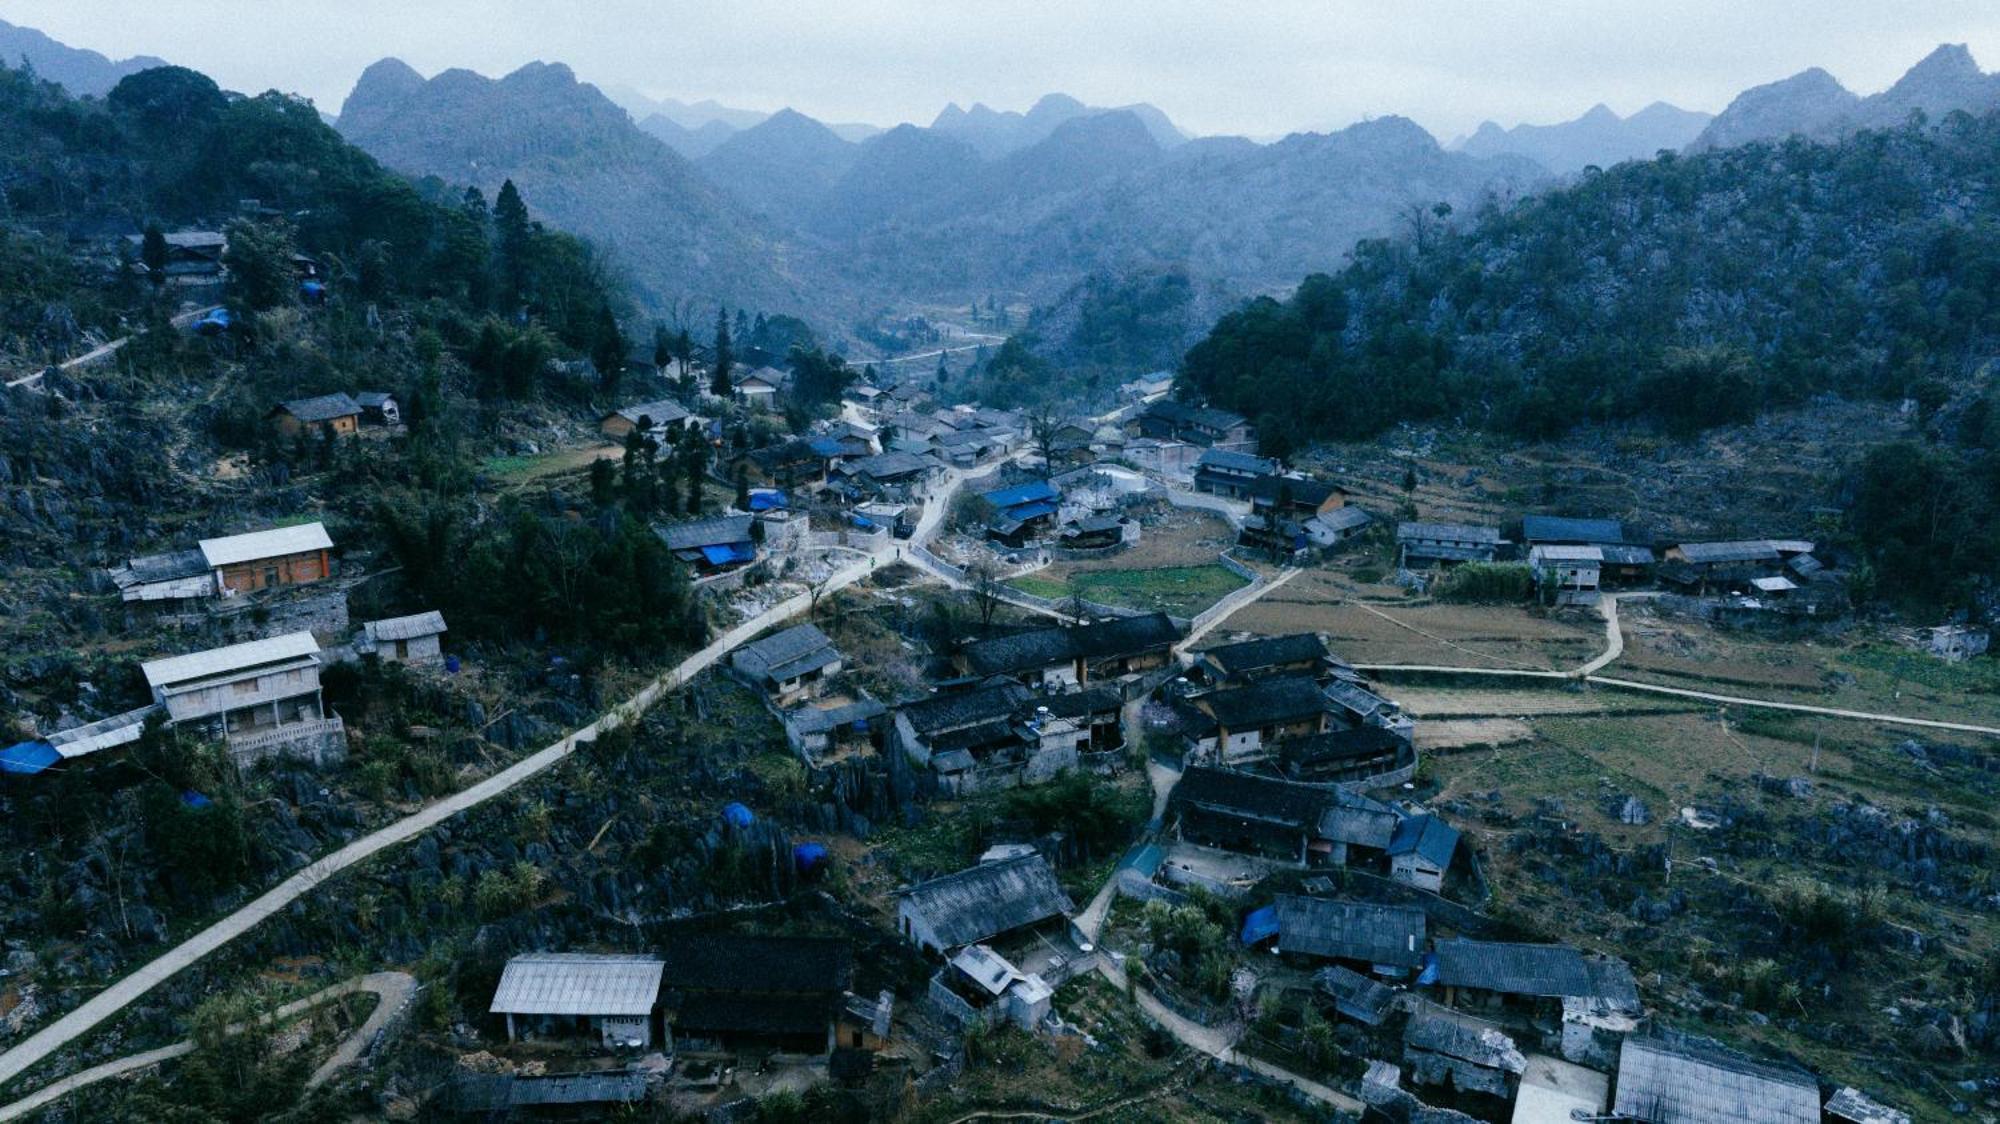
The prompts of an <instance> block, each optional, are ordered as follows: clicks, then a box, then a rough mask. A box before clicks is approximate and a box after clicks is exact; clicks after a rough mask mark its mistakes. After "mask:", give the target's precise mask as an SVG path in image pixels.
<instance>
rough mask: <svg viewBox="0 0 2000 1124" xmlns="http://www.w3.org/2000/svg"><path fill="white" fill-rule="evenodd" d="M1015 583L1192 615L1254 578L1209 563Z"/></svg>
mask: <svg viewBox="0 0 2000 1124" xmlns="http://www.w3.org/2000/svg"><path fill="white" fill-rule="evenodd" d="M1010 584H1012V585H1013V586H1014V588H1016V589H1019V590H1021V591H1022V592H1024V593H1032V594H1034V595H1035V596H1037V597H1047V598H1050V599H1052V600H1058V601H1059V600H1062V599H1063V598H1066V597H1070V596H1081V597H1082V598H1084V599H1085V600H1087V601H1095V602H1098V603H1099V604H1103V605H1117V606H1121V607H1123V608H1128V609H1144V610H1148V611H1151V610H1159V611H1161V612H1165V613H1170V614H1172V615H1174V616H1177V617H1191V616H1194V615H1195V614H1196V613H1199V612H1201V611H1202V610H1203V609H1206V608H1208V607H1209V606H1210V605H1213V604H1215V603H1216V602H1217V601H1220V600H1221V599H1222V598H1224V597H1226V596H1228V595H1229V594H1231V593H1234V592H1235V591H1236V590H1238V589H1241V588H1243V586H1245V585H1246V584H1248V583H1247V582H1245V581H1244V580H1243V579H1242V578H1240V577H1237V576H1236V575H1235V574H1234V573H1232V572H1230V571H1229V570H1227V569H1225V568H1223V567H1222V566H1217V565H1206V566H1162V567H1159V568H1157V569H1152V570H1084V571H1081V572H1078V573H1075V574H1071V575H1070V577H1069V580H1068V581H1061V580H1058V579H1055V578H1050V577H1047V576H1045V575H1041V574H1029V575H1027V576H1025V577H1020V578H1015V579H1014V580H1013V582H1012V583H1010Z"/></svg>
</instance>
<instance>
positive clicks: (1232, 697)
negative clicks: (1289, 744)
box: [1199, 675, 1327, 730]
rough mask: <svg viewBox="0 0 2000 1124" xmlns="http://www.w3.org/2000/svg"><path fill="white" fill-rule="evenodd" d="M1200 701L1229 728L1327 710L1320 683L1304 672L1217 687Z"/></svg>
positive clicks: (1252, 725)
mask: <svg viewBox="0 0 2000 1124" xmlns="http://www.w3.org/2000/svg"><path fill="white" fill-rule="evenodd" d="M1199 703H1200V705H1201V707H1202V708H1203V709H1204V710H1207V711H1208V713H1209V714H1210V715H1212V716H1213V717H1214V718H1215V721H1216V724H1217V725H1219V726H1221V727H1222V728H1224V729H1226V730H1242V729H1247V728H1251V727H1257V726H1269V725H1276V724H1278V723H1282V722H1296V721H1300V720H1302V719H1305V718H1310V717H1312V716H1313V715H1316V714H1323V713H1325V712H1326V710H1327V701H1326V696H1325V695H1324V694H1322V693H1321V692H1320V688H1319V684H1317V683H1315V682H1313V681H1312V680H1311V679H1308V678H1306V677H1305V676H1303V675H1288V676H1285V677H1283V678H1280V679H1272V680H1270V681H1268V682H1265V683H1257V684H1253V685H1251V686H1248V687H1232V688H1228V689H1225V690H1221V691H1216V692H1214V693H1212V694H1208V695H1204V696H1202V697H1201V699H1200V700H1199Z"/></svg>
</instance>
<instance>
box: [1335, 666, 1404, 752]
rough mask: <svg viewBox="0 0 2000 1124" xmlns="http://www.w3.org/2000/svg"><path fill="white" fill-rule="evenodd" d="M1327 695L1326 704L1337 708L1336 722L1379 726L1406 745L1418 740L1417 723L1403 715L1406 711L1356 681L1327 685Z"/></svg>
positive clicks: (1338, 680) (1341, 680)
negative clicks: (1405, 742)
mask: <svg viewBox="0 0 2000 1124" xmlns="http://www.w3.org/2000/svg"><path fill="white" fill-rule="evenodd" d="M1325 693H1326V701H1327V702H1328V703H1330V704H1332V706H1333V712H1334V715H1335V718H1336V719H1337V720H1338V721H1339V722H1341V723H1342V724H1344V725H1348V726H1377V727H1380V728H1382V729H1384V730H1387V731H1389V732H1390V733H1392V734H1395V735H1396V736H1397V737H1399V738H1402V739H1403V740H1405V741H1411V740H1414V739H1415V736H1416V723H1415V722H1414V721H1412V720H1411V719H1410V716H1409V715H1407V714H1404V713H1403V708H1402V707H1401V706H1400V705H1399V704H1397V703H1395V702H1393V701H1391V700H1389V699H1385V698H1383V697H1382V696H1381V695H1378V694H1376V693H1375V692H1373V691H1371V690H1369V689H1368V688H1367V687H1365V686H1363V685H1361V684H1360V683H1358V682H1356V681H1355V679H1353V678H1349V677H1343V676H1336V677H1335V678H1333V679H1331V680H1329V681H1328V682H1327V684H1326V687H1325Z"/></svg>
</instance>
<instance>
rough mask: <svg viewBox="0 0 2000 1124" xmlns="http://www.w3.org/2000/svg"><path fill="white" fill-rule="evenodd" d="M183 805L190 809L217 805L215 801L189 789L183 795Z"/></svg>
mask: <svg viewBox="0 0 2000 1124" xmlns="http://www.w3.org/2000/svg"><path fill="white" fill-rule="evenodd" d="M181 803H183V804H186V805H187V806H188V807H190V808H206V807H208V806H209V805H210V804H213V803H215V801H213V800H210V799H209V798H208V797H206V796H203V795H202V794H201V793H199V792H196V791H195V790H193V789H188V790H187V791H186V792H183V793H181Z"/></svg>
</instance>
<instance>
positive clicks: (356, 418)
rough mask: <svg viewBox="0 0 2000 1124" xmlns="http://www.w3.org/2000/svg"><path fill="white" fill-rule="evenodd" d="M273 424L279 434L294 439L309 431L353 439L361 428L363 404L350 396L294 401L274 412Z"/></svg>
mask: <svg viewBox="0 0 2000 1124" xmlns="http://www.w3.org/2000/svg"><path fill="white" fill-rule="evenodd" d="M269 416H270V418H271V423H272V424H273V425H275V426H276V427H277V429H278V432H280V433H282V434H285V435H286V436H288V437H289V436H292V435H294V434H297V433H301V432H304V431H307V430H311V431H313V432H315V433H323V432H330V433H332V434H333V435H334V436H336V437H350V436H352V435H353V434H354V431H355V430H357V429H359V428H360V426H361V404H360V403H359V402H356V401H355V400H354V399H353V398H352V397H350V396H349V395H347V394H346V393H344V392H343V393H340V394H322V395H320V396H318V397H317V398H294V399H291V400H290V401H287V402H280V403H278V404H277V405H276V406H273V407H272V408H271V413H270V415H269Z"/></svg>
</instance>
